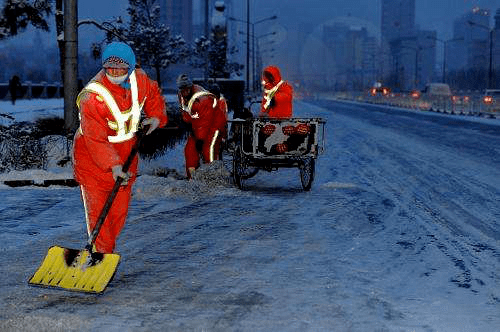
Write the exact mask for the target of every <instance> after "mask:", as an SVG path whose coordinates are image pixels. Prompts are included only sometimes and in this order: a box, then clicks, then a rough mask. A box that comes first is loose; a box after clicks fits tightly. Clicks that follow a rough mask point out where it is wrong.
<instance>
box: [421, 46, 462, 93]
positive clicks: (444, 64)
mask: <svg viewBox="0 0 500 332" xmlns="http://www.w3.org/2000/svg"><path fill="white" fill-rule="evenodd" d="M427 38H429V39H433V40H435V41H438V42H441V43H443V74H442V75H443V77H442V81H443V83H446V58H447V55H448V53H447V50H448V43H449V42H455V41H459V40H464V39H463V38H453V39H448V40H442V39H439V38H435V37H430V36H428V37H427Z"/></svg>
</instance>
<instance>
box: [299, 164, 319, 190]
mask: <svg viewBox="0 0 500 332" xmlns="http://www.w3.org/2000/svg"><path fill="white" fill-rule="evenodd" d="M314 168H315V161H314V158H306V159H304V160H303V161H302V162H301V163H300V165H299V169H300V181H301V182H302V188H303V189H304V190H305V191H309V190H311V186H312V183H313V180H314Z"/></svg>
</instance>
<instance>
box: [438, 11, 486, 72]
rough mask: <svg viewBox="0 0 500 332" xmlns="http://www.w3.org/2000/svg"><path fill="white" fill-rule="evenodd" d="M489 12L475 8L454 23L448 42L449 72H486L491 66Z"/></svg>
mask: <svg viewBox="0 0 500 332" xmlns="http://www.w3.org/2000/svg"><path fill="white" fill-rule="evenodd" d="M489 30H490V12H489V10H485V9H480V8H478V7H475V8H473V9H472V10H471V11H470V12H468V13H466V14H464V15H463V16H461V17H459V18H457V19H456V20H455V21H454V22H453V39H451V40H450V41H448V48H447V50H446V53H447V59H446V60H447V61H446V62H447V64H448V66H447V67H448V71H450V72H453V71H467V70H471V69H472V70H485V69H487V68H488V64H489Z"/></svg>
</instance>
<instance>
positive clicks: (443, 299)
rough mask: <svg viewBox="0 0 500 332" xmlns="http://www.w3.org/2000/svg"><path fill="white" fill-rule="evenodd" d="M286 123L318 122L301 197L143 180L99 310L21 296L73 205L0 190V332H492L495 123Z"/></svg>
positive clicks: (74, 195)
mask: <svg viewBox="0 0 500 332" xmlns="http://www.w3.org/2000/svg"><path fill="white" fill-rule="evenodd" d="M295 109H296V112H297V113H298V114H297V115H301V116H321V117H323V118H325V119H326V120H327V124H326V137H325V142H326V150H325V152H324V154H323V155H320V157H319V159H318V162H317V165H316V177H315V183H314V184H313V188H312V190H311V191H310V192H303V191H302V190H301V185H300V179H299V175H298V170H297V169H280V170H278V171H274V172H270V173H269V172H265V171H260V172H259V173H258V174H257V175H256V176H255V177H253V178H251V179H248V180H246V181H245V186H244V190H242V191H240V190H238V189H236V188H234V186H232V185H230V184H227V185H224V184H222V185H221V184H218V185H213V184H210V183H208V184H203V183H193V182H186V181H182V180H175V179H169V178H153V177H150V176H147V174H144V175H142V176H141V177H139V181H138V183H137V186H136V190H135V194H134V200H133V202H132V206H131V210H130V215H129V220H128V223H127V225H126V227H125V229H124V231H123V233H122V236H121V237H120V240H119V243H118V246H117V247H118V251H119V253H120V254H121V255H122V262H121V264H120V266H119V268H118V272H117V274H116V276H115V278H114V279H113V281H112V282H111V284H110V285H109V287H108V289H107V290H106V291H105V293H104V294H102V295H99V296H95V295H86V294H77V293H68V292H62V291H58V290H51V289H43V288H34V287H29V286H28V285H27V284H26V280H27V279H28V278H29V276H30V275H31V274H32V273H33V272H34V270H35V269H36V267H37V265H38V264H39V263H40V262H41V260H42V258H43V257H44V255H45V254H46V250H47V249H48V246H49V245H51V244H59V245H66V246H69V247H81V246H83V244H84V243H85V238H84V226H83V224H84V222H83V216H82V213H83V212H82V211H81V202H80V200H79V196H78V191H77V190H76V189H75V188H49V189H47V188H37V189H9V188H0V195H1V196H2V197H3V199H2V200H1V202H0V220H3V222H2V223H1V224H0V230H1V235H0V240H1V241H2V243H4V245H3V249H2V255H0V266H1V267H2V272H3V277H4V278H2V280H1V281H0V289H1V292H0V298H1V299H0V302H1V303H2V310H1V313H0V319H1V320H0V330H13V331H17V330H19V331H21V330H23V331H29V330H33V331H34V330H37V331H42V330H44V329H45V330H51V331H56V330H61V331H68V330H78V331H91V330H96V329H98V328H100V329H102V330H106V331H496V330H498V326H500V315H499V313H500V241H499V240H500V225H499V220H500V204H499V198H500V168H499V167H498V165H499V162H500V131H499V130H498V129H499V128H500V125H499V124H498V122H495V121H494V120H491V121H481V122H479V121H475V122H471V121H468V120H467V119H461V118H459V117H451V116H445V115H440V114H430V113H425V114H424V113H418V112H414V111H403V110H400V109H393V108H383V107H377V106H367V105H361V104H355V103H340V102H335V101H328V100H320V101H315V102H313V103H305V102H297V104H296V108H295ZM497 121H498V120H497ZM75 234H79V236H76V237H75Z"/></svg>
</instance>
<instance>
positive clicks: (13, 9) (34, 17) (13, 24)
mask: <svg viewBox="0 0 500 332" xmlns="http://www.w3.org/2000/svg"><path fill="white" fill-rule="evenodd" d="M51 11H52V9H51V6H50V2H49V1H48V0H36V1H34V2H33V3H30V2H28V1H26V0H6V1H5V4H4V6H3V8H2V10H1V14H0V40H1V39H6V38H9V37H12V36H15V35H17V34H18V33H20V32H23V31H24V30H26V28H27V27H28V26H29V25H32V26H33V27H35V28H37V29H42V30H45V31H49V25H48V24H47V21H46V19H45V18H46V17H47V16H48V15H50V14H51Z"/></svg>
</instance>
